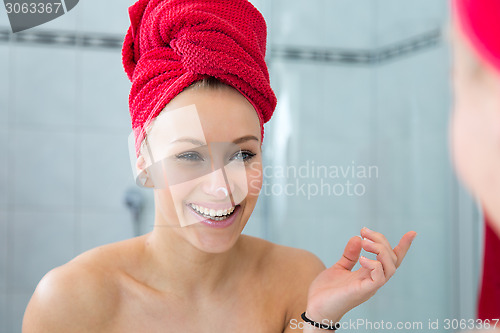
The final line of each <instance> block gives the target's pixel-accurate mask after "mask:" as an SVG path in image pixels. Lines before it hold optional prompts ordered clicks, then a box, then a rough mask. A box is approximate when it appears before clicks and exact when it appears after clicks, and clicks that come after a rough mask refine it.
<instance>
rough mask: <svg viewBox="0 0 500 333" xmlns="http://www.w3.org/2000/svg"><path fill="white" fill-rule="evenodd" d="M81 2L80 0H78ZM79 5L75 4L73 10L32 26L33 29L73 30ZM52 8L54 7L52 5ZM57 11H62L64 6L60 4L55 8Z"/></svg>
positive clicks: (77, 16)
mask: <svg viewBox="0 0 500 333" xmlns="http://www.w3.org/2000/svg"><path fill="white" fill-rule="evenodd" d="M80 2H82V1H80ZM79 7H80V5H78V6H76V7H75V8H74V9H73V10H71V11H69V12H66V13H65V14H64V15H62V16H59V17H58V18H56V19H54V20H52V21H49V22H47V23H44V24H42V25H39V26H37V27H34V28H33V30H32V31H34V30H64V31H74V30H75V29H76V27H77V22H78V19H79V14H80V10H79V9H80V8H79ZM53 8H54V10H55V9H56V7H55V6H54V7H53ZM57 10H58V11H61V10H62V11H64V8H63V7H62V6H61V7H59V8H57Z"/></svg>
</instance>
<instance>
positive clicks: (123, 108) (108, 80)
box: [78, 50, 132, 131]
mask: <svg viewBox="0 0 500 333" xmlns="http://www.w3.org/2000/svg"><path fill="white" fill-rule="evenodd" d="M81 75H82V81H81V91H80V96H79V101H80V102H79V104H80V106H79V122H78V123H79V124H81V125H82V126H84V127H86V128H92V129H96V128H101V129H114V130H126V131H131V128H132V126H131V121H130V113H129V109H128V95H129V92H130V85H131V84H130V81H129V80H128V78H127V76H126V74H125V72H124V70H123V67H122V60H121V55H120V52H119V51H102V50H99V51H88V50H84V51H82V53H81Z"/></svg>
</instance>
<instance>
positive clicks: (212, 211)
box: [191, 204, 234, 216]
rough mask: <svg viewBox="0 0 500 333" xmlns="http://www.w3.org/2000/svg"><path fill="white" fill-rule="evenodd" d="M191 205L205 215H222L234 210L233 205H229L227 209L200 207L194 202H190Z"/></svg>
mask: <svg viewBox="0 0 500 333" xmlns="http://www.w3.org/2000/svg"><path fill="white" fill-rule="evenodd" d="M191 207H193V208H194V209H195V210H196V211H197V212H198V213H201V214H204V215H207V216H224V215H229V214H231V213H232V212H233V211H234V207H231V208H229V209H219V210H215V209H211V208H206V207H201V206H198V205H195V204H191Z"/></svg>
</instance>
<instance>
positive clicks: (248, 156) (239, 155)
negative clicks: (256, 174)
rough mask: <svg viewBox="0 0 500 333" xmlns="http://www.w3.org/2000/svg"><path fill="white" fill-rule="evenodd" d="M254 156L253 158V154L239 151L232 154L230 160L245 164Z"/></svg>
mask: <svg viewBox="0 0 500 333" xmlns="http://www.w3.org/2000/svg"><path fill="white" fill-rule="evenodd" d="M254 156H255V154H254V153H252V152H251V151H242V150H240V151H239V152H237V153H236V154H234V155H233V157H231V160H242V161H243V162H246V161H248V160H250V159H251V158H252V157H254Z"/></svg>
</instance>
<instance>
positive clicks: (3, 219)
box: [0, 210, 8, 322]
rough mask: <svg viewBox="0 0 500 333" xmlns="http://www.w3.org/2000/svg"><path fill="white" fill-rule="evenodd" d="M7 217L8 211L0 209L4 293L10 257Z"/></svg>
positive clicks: (0, 271)
mask: <svg viewBox="0 0 500 333" xmlns="http://www.w3.org/2000/svg"><path fill="white" fill-rule="evenodd" d="M7 218H8V213H7V212H6V211H1V210H0V293H4V292H6V291H7V259H8V249H7V242H8V238H7V232H8V220H7ZM0 306H1V304H0ZM0 322H1V320H0Z"/></svg>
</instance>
